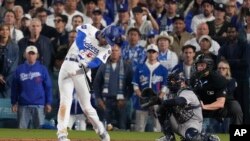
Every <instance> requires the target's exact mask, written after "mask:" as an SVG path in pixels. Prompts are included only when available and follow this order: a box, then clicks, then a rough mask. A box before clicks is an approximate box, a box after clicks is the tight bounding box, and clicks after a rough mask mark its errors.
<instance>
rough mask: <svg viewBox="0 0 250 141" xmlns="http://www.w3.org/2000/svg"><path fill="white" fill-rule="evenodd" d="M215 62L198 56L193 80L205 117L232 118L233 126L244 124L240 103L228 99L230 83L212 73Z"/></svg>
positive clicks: (206, 57)
mask: <svg viewBox="0 0 250 141" xmlns="http://www.w3.org/2000/svg"><path fill="white" fill-rule="evenodd" d="M213 65H214V64H213V60H212V59H211V58H210V57H209V56H207V55H204V54H201V55H199V56H197V58H196V62H195V67H196V69H197V72H196V73H195V74H194V75H193V76H192V78H191V86H192V87H193V89H194V91H195V93H196V94H197V95H198V97H199V98H200V101H201V106H202V113H203V117H212V118H216V119H222V118H225V117H230V118H231V121H232V124H237V125H240V124H242V123H243V113H242V110H241V107H240V105H239V103H238V101H236V100H234V99H228V98H226V97H227V93H228V92H227V89H226V88H227V83H228V81H227V80H226V79H225V78H224V77H223V76H221V75H219V74H218V73H216V72H214V71H212V69H213Z"/></svg>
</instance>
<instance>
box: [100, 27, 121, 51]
mask: <svg viewBox="0 0 250 141" xmlns="http://www.w3.org/2000/svg"><path fill="white" fill-rule="evenodd" d="M123 34H124V31H123V29H122V28H121V27H120V26H116V25H110V26H107V27H106V28H104V29H103V30H101V32H100V36H99V35H98V36H99V37H101V38H105V40H106V41H107V43H108V44H109V45H111V46H113V45H114V44H120V43H121V42H122V38H121V37H122V35H123Z"/></svg>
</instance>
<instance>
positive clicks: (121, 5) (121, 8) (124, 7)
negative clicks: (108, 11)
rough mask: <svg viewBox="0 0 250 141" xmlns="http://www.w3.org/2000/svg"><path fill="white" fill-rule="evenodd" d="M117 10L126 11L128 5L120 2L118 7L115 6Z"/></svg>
mask: <svg viewBox="0 0 250 141" xmlns="http://www.w3.org/2000/svg"><path fill="white" fill-rule="evenodd" d="M117 11H118V12H127V11H128V5H126V4H124V3H122V4H119V5H118V7H117Z"/></svg>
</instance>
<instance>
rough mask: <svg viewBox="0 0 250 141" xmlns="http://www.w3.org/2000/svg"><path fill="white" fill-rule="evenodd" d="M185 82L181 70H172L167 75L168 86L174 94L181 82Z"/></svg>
mask: <svg viewBox="0 0 250 141" xmlns="http://www.w3.org/2000/svg"><path fill="white" fill-rule="evenodd" d="M182 82H185V77H184V75H183V73H182V72H173V73H171V74H169V75H168V88H169V90H170V91H171V92H172V93H174V94H176V93H177V92H178V90H179V89H180V87H181V83H182Z"/></svg>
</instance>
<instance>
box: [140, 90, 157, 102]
mask: <svg viewBox="0 0 250 141" xmlns="http://www.w3.org/2000/svg"><path fill="white" fill-rule="evenodd" d="M155 96H157V95H156V93H155V92H154V90H153V89H152V88H145V89H143V90H142V93H141V97H140V105H143V104H146V103H148V102H149V101H150V100H151V98H152V97H155Z"/></svg>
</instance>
